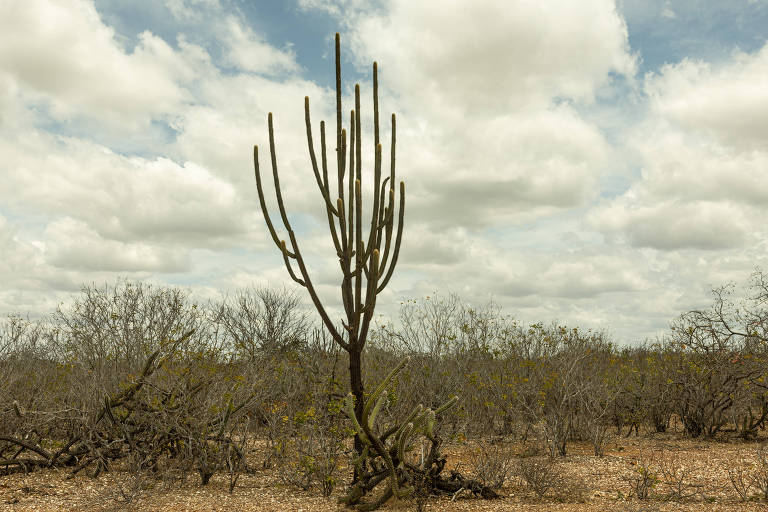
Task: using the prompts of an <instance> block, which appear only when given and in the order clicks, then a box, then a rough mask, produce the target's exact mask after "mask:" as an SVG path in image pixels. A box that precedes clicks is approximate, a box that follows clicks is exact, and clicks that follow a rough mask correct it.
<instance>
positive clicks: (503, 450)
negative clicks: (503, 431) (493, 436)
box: [471, 441, 515, 489]
mask: <svg viewBox="0 0 768 512" xmlns="http://www.w3.org/2000/svg"><path fill="white" fill-rule="evenodd" d="M471 464H472V469H473V474H474V475H475V478H476V479H477V480H478V481H479V482H482V483H483V485H486V486H488V487H490V488H491V489H499V488H501V487H502V486H503V485H504V484H505V483H506V482H507V480H508V479H509V477H510V476H511V475H512V474H513V472H514V469H515V464H514V461H513V454H512V450H511V449H510V447H509V446H508V445H504V444H503V442H502V441H499V442H494V443H482V442H481V443H480V444H479V446H478V447H477V449H476V450H475V451H474V453H473V454H472V459H471Z"/></svg>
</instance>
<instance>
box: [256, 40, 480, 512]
mask: <svg viewBox="0 0 768 512" xmlns="http://www.w3.org/2000/svg"><path fill="white" fill-rule="evenodd" d="M340 57H341V52H340V41H339V34H336V170H337V179H336V184H335V186H334V187H331V186H330V183H329V178H328V159H327V151H326V138H325V122H321V123H320V165H318V159H317V155H316V153H315V145H314V142H313V136H312V123H311V119H310V110H309V98H308V97H305V98H304V118H305V124H306V131H307V144H308V147H309V159H310V162H311V165H312V171H313V173H314V176H315V181H316V182H317V186H318V188H319V189H320V195H321V196H322V200H323V203H324V205H325V211H326V216H327V218H328V227H329V230H330V235H331V239H332V240H333V247H334V249H335V254H336V257H338V260H339V266H340V268H341V274H342V280H341V299H342V303H343V305H344V312H345V314H346V318H344V319H342V320H341V326H342V327H343V328H342V329H340V328H338V327H337V324H336V323H335V322H334V321H333V320H332V319H331V318H330V316H329V315H328V313H327V312H326V310H325V307H324V306H323V304H322V303H321V302H320V298H319V297H318V295H317V292H316V290H315V287H314V285H313V284H312V280H311V279H310V276H309V273H308V272H307V267H306V265H305V263H304V259H303V257H302V254H301V250H300V249H299V244H298V242H297V240H296V236H295V234H294V232H293V229H292V228H291V224H290V222H289V220H288V215H287V214H286V211H285V204H284V202H283V195H282V191H281V190H280V179H279V175H278V171H277V154H276V150H275V135H274V125H273V120H272V113H271V112H270V113H269V115H268V117H267V124H268V127H269V153H270V160H271V164H272V178H273V181H274V186H275V196H276V198H277V206H278V210H279V212H280V218H281V220H282V223H283V227H284V228H285V230H286V231H287V233H288V239H289V241H290V243H286V241H285V240H282V239H280V237H278V235H277V231H276V230H275V227H274V225H273V223H272V219H271V218H270V215H269V212H268V210H267V206H266V201H265V199H264V190H263V186H262V179H261V171H260V168H259V148H258V146H254V148H253V163H254V170H255V175H256V189H257V191H258V194H259V204H260V206H261V211H262V213H263V215H264V221H265V223H266V225H267V228H268V230H269V234H270V237H271V238H272V240H273V241H274V243H275V245H276V246H277V248H278V249H279V250H280V253H281V255H282V257H283V262H284V263H285V267H286V269H287V271H288V274H289V275H290V276H291V279H293V280H294V281H295V282H296V283H298V284H299V285H301V286H303V287H304V288H306V289H307V291H308V292H309V296H310V297H311V299H312V303H313V304H314V306H315V308H316V309H317V311H318V313H319V314H320V318H321V319H322V322H323V325H324V326H325V328H326V329H327V330H328V332H329V333H330V334H331V336H332V337H333V340H334V341H335V342H336V343H337V344H338V345H339V346H340V347H341V348H342V349H344V350H345V351H346V352H347V354H348V355H349V379H350V390H351V393H350V395H349V396H348V398H347V400H346V402H345V409H344V410H345V412H346V413H347V415H348V416H349V418H350V420H351V421H352V425H353V428H354V430H355V434H356V435H355V451H356V454H357V455H356V456H355V457H354V460H353V466H354V470H355V474H354V478H353V482H352V486H351V488H350V491H349V493H348V495H347V496H346V497H345V498H344V499H343V500H342V501H343V502H344V503H347V504H348V505H357V508H358V509H361V510H373V509H375V508H377V507H378V506H379V505H380V504H382V503H384V502H385V501H386V500H388V499H389V498H390V497H391V496H397V497H398V498H404V497H407V496H410V495H411V494H413V492H414V486H415V485H417V484H418V485H421V486H423V482H428V483H429V485H428V486H427V487H428V488H429V489H439V488H442V489H443V490H449V489H453V491H454V492H455V491H456V490H458V489H460V488H462V487H464V488H467V487H466V485H465V482H464V481H459V480H457V479H456V478H454V480H451V481H449V480H443V479H440V478H439V474H440V472H441V471H442V469H443V467H444V466H445V459H443V458H442V457H440V454H439V446H440V440H439V438H438V437H437V436H436V435H435V421H436V416H437V415H438V414H439V413H440V412H443V411H445V410H447V409H448V408H449V407H451V406H452V405H453V404H455V400H452V401H449V402H448V403H446V404H444V405H443V406H441V407H439V408H438V409H436V410H435V411H433V410H431V409H428V408H424V407H421V406H419V407H417V408H415V409H414V410H413V412H412V413H411V414H410V415H409V416H408V418H407V419H406V421H404V422H403V423H401V424H400V425H397V426H396V427H393V428H390V429H389V430H387V431H385V432H384V433H383V434H379V433H378V431H377V430H376V419H377V417H378V415H379V413H380V411H381V408H382V407H383V404H384V401H385V397H384V395H383V391H384V390H385V389H386V387H387V385H388V384H389V383H390V382H391V381H392V379H393V378H394V377H395V376H396V375H397V373H398V372H400V371H401V370H402V368H403V366H405V364H406V363H407V360H406V361H403V362H401V363H400V364H399V365H398V366H397V367H396V368H395V369H394V370H393V371H392V372H391V373H390V374H389V376H388V377H387V378H386V379H385V380H384V381H383V382H382V383H381V384H380V385H379V386H378V387H377V388H376V390H374V392H373V393H372V394H371V395H370V396H369V397H368V399H367V400H366V399H365V394H364V388H363V378H362V354H363V349H364V348H365V343H366V340H367V337H368V330H369V327H370V323H371V320H372V318H373V312H374V308H375V307H376V297H377V295H378V294H379V293H381V291H382V290H384V288H385V287H386V286H387V284H388V283H389V280H390V278H391V277H392V274H393V272H394V269H395V265H396V264H397V260H398V255H399V254H400V243H401V241H402V237H403V219H404V212H405V184H404V183H403V182H402V181H401V182H400V185H399V203H398V206H397V208H396V205H395V197H396V194H395V185H394V184H395V140H396V130H395V115H394V114H392V121H391V122H392V127H391V136H392V140H391V146H390V171H389V176H387V177H384V179H383V180H382V172H381V167H382V147H381V143H380V142H379V99H378V87H379V85H378V66H377V64H376V63H375V62H374V63H373V127H374V134H373V138H374V141H373V142H374V169H373V196H372V205H371V213H370V228H369V230H368V233H367V234H365V235H364V233H363V224H364V223H363V197H362V192H361V190H362V172H361V171H362V166H361V155H362V133H361V128H360V124H361V123H360V86H359V85H355V108H354V109H353V110H352V111H351V113H350V118H349V119H350V121H349V145H347V130H346V129H345V128H343V126H342V105H341V91H342V88H341V58H340ZM347 150H349V160H348V161H349V167H348V168H347ZM345 180H346V182H345ZM332 189H333V192H332ZM334 193H335V196H336V197H335V199H334V198H333V197H332V194H334ZM345 194H346V195H345ZM396 210H397V215H396V214H395V213H396ZM396 218H397V228H395V219H396ZM393 235H394V236H393ZM294 265H296V267H297V268H298V272H297V271H296V269H295V268H294ZM419 435H423V436H425V437H426V438H427V439H429V440H430V442H431V443H432V449H431V450H430V453H429V456H428V457H427V458H426V459H425V460H423V461H422V463H421V464H420V465H418V466H417V465H413V464H411V463H409V462H408V461H407V460H406V453H407V452H408V451H409V449H410V446H411V443H412V441H413V439H415V438H416V437H417V436H419ZM385 480H386V481H387V482H388V483H387V487H386V489H385V491H384V493H383V494H382V495H381V496H380V497H379V498H378V499H377V500H376V501H374V502H371V503H367V504H365V503H361V499H362V498H363V497H364V496H366V495H367V494H369V493H370V492H371V491H373V490H374V489H375V488H376V487H377V486H378V485H379V484H380V483H382V482H384V481H385ZM473 485H476V484H473ZM477 488H478V489H479V487H477ZM488 491H489V492H493V491H490V490H488ZM483 495H484V496H486V493H485V491H483ZM494 495H495V493H494ZM486 497H488V496H486Z"/></svg>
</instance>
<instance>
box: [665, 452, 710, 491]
mask: <svg viewBox="0 0 768 512" xmlns="http://www.w3.org/2000/svg"><path fill="white" fill-rule="evenodd" d="M657 466H658V469H657V476H658V479H659V480H658V489H659V492H660V494H659V498H660V499H662V500H665V501H687V500H691V499H695V498H698V499H701V500H706V499H707V496H706V495H705V494H704V485H703V484H699V483H696V482H694V481H692V474H693V470H694V468H693V467H691V466H689V465H686V464H685V461H684V460H683V459H682V458H680V457H678V456H677V454H676V453H673V454H672V455H671V456H667V457H659V461H658V463H657Z"/></svg>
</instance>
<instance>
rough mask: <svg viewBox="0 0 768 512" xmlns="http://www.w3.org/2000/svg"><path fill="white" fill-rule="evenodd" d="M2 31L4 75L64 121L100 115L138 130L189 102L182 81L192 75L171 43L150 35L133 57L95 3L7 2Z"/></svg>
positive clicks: (0, 16) (0, 67)
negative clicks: (102, 16) (179, 80)
mask: <svg viewBox="0 0 768 512" xmlns="http://www.w3.org/2000/svg"><path fill="white" fill-rule="evenodd" d="M0 31H2V33H3V44H2V46H0V74H1V75H3V76H4V80H5V81H8V80H9V79H10V80H12V81H13V82H16V83H17V84H18V87H21V88H23V90H24V92H25V97H26V99H27V100H28V101H33V102H35V103H37V104H39V105H40V106H41V107H42V108H47V109H49V110H50V113H51V114H52V115H53V116H54V117H55V118H56V119H58V120H60V121H68V120H72V119H76V118H78V117H81V116H86V117H88V116H90V117H96V116H97V117H99V118H102V119H109V120H110V121H111V123H112V124H119V123H127V124H129V125H130V127H131V128H137V127H139V126H143V125H146V124H148V123H149V120H150V119H152V118H154V117H161V116H163V114H164V113H166V112H170V111H173V110H175V109H177V108H178V107H179V106H180V105H181V104H182V102H183V101H185V100H186V99H188V96H187V94H186V92H185V90H184V89H183V88H182V87H180V86H179V84H178V83H177V80H178V79H180V78H182V77H185V76H186V77H189V76H190V75H189V73H190V70H189V69H187V68H185V66H184V65H183V63H181V62H179V61H178V60H177V59H176V58H175V55H174V52H173V50H172V49H171V48H170V47H169V46H168V44H167V43H165V41H163V40H162V39H160V38H158V37H156V36H154V35H152V34H151V33H148V32H144V33H143V34H141V35H140V36H139V44H138V45H137V46H136V48H134V49H133V51H132V53H127V52H126V51H125V50H124V49H123V48H122V47H121V46H120V45H119V44H118V42H117V41H116V39H115V33H114V30H113V29H112V28H110V27H108V26H106V25H104V24H103V23H102V21H101V19H100V18H99V15H98V13H97V12H96V10H95V8H94V6H93V3H92V2H87V1H84V0H66V1H65V2H51V1H49V0H29V1H25V2H4V3H3V4H2V7H0Z"/></svg>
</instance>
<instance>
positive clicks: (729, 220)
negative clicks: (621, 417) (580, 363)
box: [0, 0, 768, 344]
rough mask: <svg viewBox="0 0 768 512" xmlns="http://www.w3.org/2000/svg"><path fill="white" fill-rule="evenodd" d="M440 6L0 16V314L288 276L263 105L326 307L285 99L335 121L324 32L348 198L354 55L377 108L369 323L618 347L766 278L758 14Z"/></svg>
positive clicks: (191, 7) (320, 239) (638, 6)
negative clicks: (452, 321)
mask: <svg viewBox="0 0 768 512" xmlns="http://www.w3.org/2000/svg"><path fill="white" fill-rule="evenodd" d="M437 6H438V3H437V2H433V1H413V0H381V1H376V2H369V1H365V0H284V1H280V2H276V1H271V0H269V1H268V0H250V1H248V0H136V1H132V2H124V1H121V0H95V1H94V0H6V1H3V2H0V34H2V36H1V37H0V315H6V314H10V313H20V314H23V315H29V316H30V317H39V316H43V315H46V314H48V313H50V312H52V311H53V310H54V309H55V308H56V306H57V304H60V303H62V302H64V303H66V302H67V301H68V300H70V298H71V297H72V296H73V295H74V294H77V293H78V291H79V290H80V289H81V287H82V286H83V285H84V284H95V285H102V284H104V283H114V282H116V281H117V280H119V279H130V280H137V281H145V282H148V283H155V284H161V285H172V286H180V287H183V288H185V289H188V290H189V291H190V293H191V294H192V296H193V297H195V298H196V299H199V300H209V299H210V300H218V299H220V298H222V297H224V296H227V295H228V294H231V293H233V292H234V291H235V290H238V289H240V288H245V287H248V286H262V285H270V286H276V287H280V286H289V287H291V286H293V285H292V284H291V281H290V278H289V277H288V274H287V272H286V270H285V267H284V265H283V261H282V257H281V255H280V253H279V251H278V250H277V249H276V247H275V246H274V244H273V243H272V242H271V240H270V239H269V235H268V232H267V230H266V227H265V225H264V221H263V218H262V215H261V211H260V207H259V203H258V197H257V194H256V188H255V181H254V176H253V160H252V151H253V149H252V148H253V145H254V144H258V145H259V146H260V147H261V148H264V149H263V151H262V155H265V156H266V155H267V153H266V148H267V147H268V144H267V133H268V132H267V113H268V112H272V113H273V114H274V117H275V137H276V145H277V159H278V165H279V167H280V173H281V185H282V187H283V195H284V197H285V202H286V206H287V209H288V211H289V215H290V217H291V219H292V222H293V224H294V227H295V229H296V232H297V235H298V238H299V243H300V245H301V250H302V253H303V254H304V255H305V256H306V258H307V263H308V266H309V268H310V273H311V275H312V277H313V282H315V284H316V285H317V287H318V291H319V293H320V295H321V297H322V298H323V300H324V301H325V302H326V304H327V305H328V307H329V309H330V311H331V314H332V315H336V316H337V317H338V318H341V313H340V292H339V282H340V273H339V269H338V263H337V260H336V258H335V254H334V251H333V248H332V247H333V246H332V242H331V239H330V237H329V235H328V231H327V223H324V222H325V220H324V212H323V210H322V202H321V196H320V194H319V192H318V190H317V187H316V184H315V182H314V177H313V174H312V170H311V167H310V164H309V158H308V153H307V145H306V135H305V131H304V117H303V116H304V113H303V107H304V97H305V96H309V98H310V103H311V108H312V116H313V122H314V123H315V130H317V129H318V128H317V124H318V123H319V121H320V120H321V119H325V120H327V121H328V128H329V133H333V131H332V130H335V104H334V92H333V89H332V88H333V85H334V75H333V36H334V33H335V32H339V33H340V34H341V41H342V68H343V70H342V77H343V80H344V101H345V106H344V110H345V111H347V112H348V109H350V108H352V107H351V105H352V103H351V91H352V90H353V86H354V85H353V84H354V83H355V82H357V83H359V84H360V87H361V91H362V105H361V112H362V117H363V128H364V133H363V137H364V139H363V148H364V149H363V151H364V157H363V169H364V178H363V184H364V187H365V179H366V176H371V175H372V161H373V158H372V156H373V143H372V136H371V133H370V132H371V126H372V120H371V119H372V101H371V71H370V69H371V63H372V62H373V61H374V60H376V61H377V62H378V66H379V87H380V90H379V93H380V99H379V105H380V109H381V111H382V118H383V119H388V117H389V116H388V114H389V113H390V112H394V113H396V114H397V116H398V122H397V124H398V126H397V166H398V171H397V172H398V176H399V177H400V178H402V179H403V180H404V181H405V183H406V215H405V234H404V240H403V246H402V251H401V254H400V259H399V263H398V266H397V270H396V272H395V277H394V278H393V279H392V281H391V282H390V284H389V286H388V287H387V289H386V290H384V292H382V294H381V295H380V296H379V299H378V302H377V309H378V312H379V313H380V314H381V315H382V321H387V320H388V319H392V318H396V317H397V312H398V308H399V307H400V304H401V302H402V301H405V300H407V299H414V298H417V299H418V298H423V297H426V296H433V297H434V296H435V293H437V294H438V296H446V295H447V294H449V293H456V294H458V295H459V296H461V297H462V298H463V299H464V300H465V301H466V302H467V303H470V304H473V305H477V306H480V305H483V304H486V303H488V302H489V301H493V302H494V303H496V304H497V305H499V306H501V307H502V308H503V311H504V312H505V313H506V314H509V315H511V316H512V317H514V318H516V319H518V320H519V321H520V322H523V323H530V322H545V323H548V322H552V321H557V322H560V323H562V324H567V325H569V326H580V327H582V328H589V329H599V330H604V331H605V332H607V333H608V334H609V335H610V336H611V337H612V338H613V339H614V340H615V341H617V342H619V343H621V344H634V343H638V342H642V341H643V340H646V339H649V338H653V337H655V336H657V335H659V334H660V333H663V332H664V331H665V330H666V329H667V328H668V325H669V322H670V321H671V320H672V319H673V318H674V317H676V316H677V315H679V314H680V313H682V312H684V311H688V310H691V309H696V308H702V307H706V306H707V305H708V304H710V302H711V295H710V290H711V289H712V288H713V287H717V286H721V285H724V284H726V283H729V282H734V283H737V284H744V283H746V282H748V280H749V276H750V275H751V273H752V272H754V271H755V269H756V268H762V269H766V270H768V264H766V259H767V256H766V255H767V254H768V251H767V249H768V223H766V222H765V219H766V218H768V217H767V214H768V28H766V27H768V0H729V1H728V2H721V1H715V0H677V1H674V2H672V1H664V0H616V1H612V0H579V1H578V2H576V1H572V0H552V1H548V2H531V1H528V0H473V1H472V2H466V1H458V0H441V2H439V8H437ZM382 130H383V131H382V138H383V140H384V141H388V140H389V139H388V133H389V127H388V126H384V127H383V128H382ZM387 146H388V143H387V145H385V149H384V154H385V155H387V154H388V150H389V148H388V147H387ZM333 147H334V145H333V144H332V143H331V144H330V146H329V153H332V150H333ZM262 158H263V159H264V156H263V157H262ZM262 165H264V166H266V165H268V160H263V161H262ZM386 165H388V161H387V160H386V159H385V166H386ZM366 173H367V174H366ZM368 179H369V181H368V183H370V177H369V178H368ZM266 187H267V191H268V194H267V195H268V196H269V197H270V199H271V198H272V197H273V196H272V195H271V190H272V189H271V182H270V181H267V183H266ZM269 204H270V205H271V206H272V207H274V204H275V203H274V201H272V202H271V203H269ZM299 292H301V290H299ZM307 303H308V304H309V300H308V298H307Z"/></svg>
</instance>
